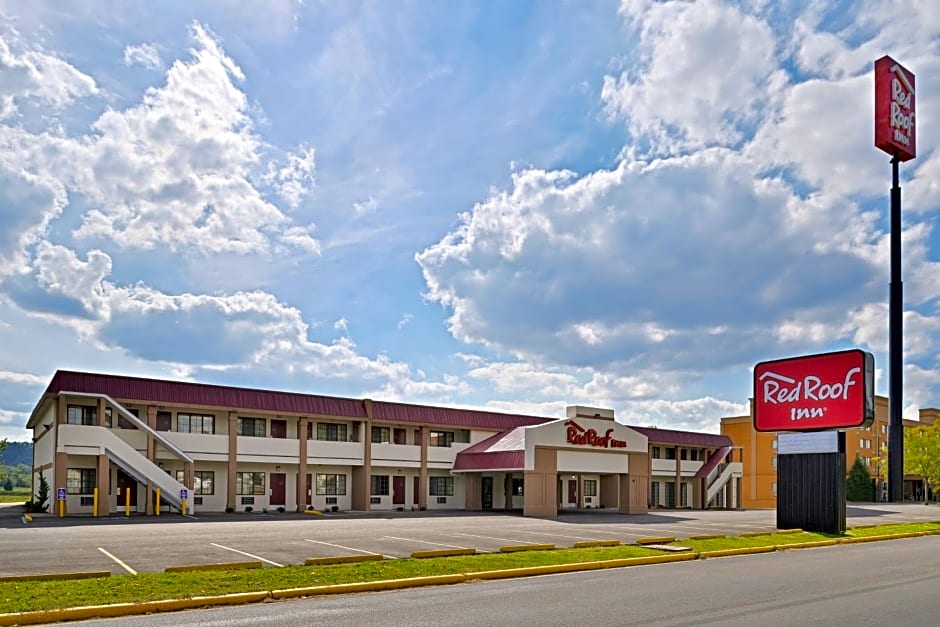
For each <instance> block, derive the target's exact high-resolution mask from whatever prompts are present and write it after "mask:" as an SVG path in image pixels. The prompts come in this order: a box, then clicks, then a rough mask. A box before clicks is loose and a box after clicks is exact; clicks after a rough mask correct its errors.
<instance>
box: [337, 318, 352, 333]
mask: <svg viewBox="0 0 940 627" xmlns="http://www.w3.org/2000/svg"><path fill="white" fill-rule="evenodd" d="M333 328H334V329H336V330H337V331H342V332H343V333H345V334H346V335H349V321H348V320H346V318H340V319H339V320H337V321H336V322H334V323H333Z"/></svg>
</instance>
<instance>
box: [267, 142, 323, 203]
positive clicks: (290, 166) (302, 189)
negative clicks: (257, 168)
mask: <svg viewBox="0 0 940 627" xmlns="http://www.w3.org/2000/svg"><path fill="white" fill-rule="evenodd" d="M315 152H316V151H315V150H314V149H313V148H310V147H309V146H301V147H300V150H299V153H298V154H294V153H288V155H287V159H286V161H287V163H286V164H284V165H283V166H281V167H277V166H275V165H274V164H273V163H269V164H268V171H267V172H266V173H265V175H264V177H263V178H264V182H265V183H267V184H268V185H270V186H271V187H273V188H274V190H275V191H276V192H277V194H278V196H280V197H281V198H282V199H283V200H284V202H286V203H287V206H288V207H290V208H291V209H296V208H297V207H298V206H300V203H301V201H302V200H303V199H304V198H305V197H307V196H308V195H309V194H310V192H311V191H312V189H313V187H314V184H315V183H316V177H315V174H316V161H315V159H314V155H315Z"/></svg>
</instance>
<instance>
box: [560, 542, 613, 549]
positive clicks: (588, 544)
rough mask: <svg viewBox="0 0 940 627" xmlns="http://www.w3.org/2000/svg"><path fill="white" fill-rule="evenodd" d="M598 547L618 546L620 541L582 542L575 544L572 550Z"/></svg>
mask: <svg viewBox="0 0 940 627" xmlns="http://www.w3.org/2000/svg"><path fill="white" fill-rule="evenodd" d="M600 546H620V540H584V541H583V542H575V543H574V546H573V547H572V548H574V549H591V548H594V547H600Z"/></svg>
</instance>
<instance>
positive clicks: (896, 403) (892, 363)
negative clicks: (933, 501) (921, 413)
mask: <svg viewBox="0 0 940 627" xmlns="http://www.w3.org/2000/svg"><path fill="white" fill-rule="evenodd" d="M899 163H900V161H899V159H898V157H897V155H895V156H894V158H892V159H891V182H892V186H891V294H890V299H889V303H888V501H890V502H891V503H900V502H901V501H902V500H903V499H904V424H903V423H902V422H901V410H902V408H903V399H902V395H903V390H904V388H903V385H902V384H903V370H904V339H903V333H902V328H903V317H904V283H903V282H902V281H901V185H900V183H899V180H898V178H899V177H898V165H899Z"/></svg>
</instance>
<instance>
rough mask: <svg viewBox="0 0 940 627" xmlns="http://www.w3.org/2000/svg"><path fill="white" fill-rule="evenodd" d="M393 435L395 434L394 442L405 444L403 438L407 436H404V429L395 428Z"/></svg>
mask: <svg viewBox="0 0 940 627" xmlns="http://www.w3.org/2000/svg"><path fill="white" fill-rule="evenodd" d="M394 436H395V444H406V442H405V438H406V437H407V436H406V431H405V430H404V429H395V432H394Z"/></svg>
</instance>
